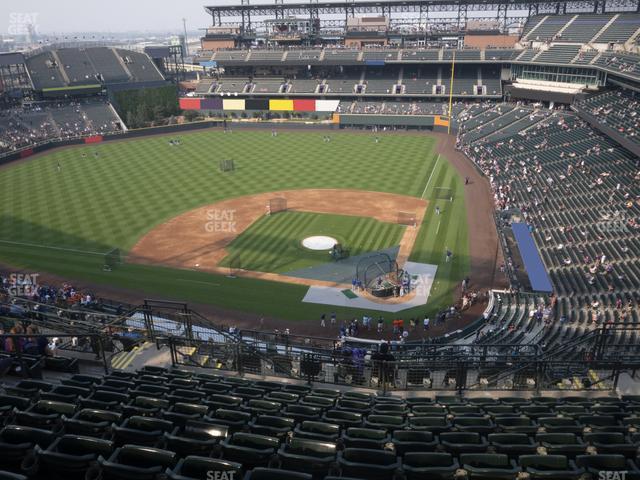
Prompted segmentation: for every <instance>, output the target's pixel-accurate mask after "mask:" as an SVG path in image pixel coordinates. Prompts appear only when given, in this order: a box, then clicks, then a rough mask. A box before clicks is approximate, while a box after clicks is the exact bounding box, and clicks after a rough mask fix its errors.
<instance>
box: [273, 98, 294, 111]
mask: <svg viewBox="0 0 640 480" xmlns="http://www.w3.org/2000/svg"><path fill="white" fill-rule="evenodd" d="M269 110H274V111H276V110H279V111H286V112H292V111H293V100H278V99H271V100H269Z"/></svg>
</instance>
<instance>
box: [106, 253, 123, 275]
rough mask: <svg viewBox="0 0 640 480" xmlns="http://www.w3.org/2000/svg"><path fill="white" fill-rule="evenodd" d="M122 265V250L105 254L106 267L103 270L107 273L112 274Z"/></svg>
mask: <svg viewBox="0 0 640 480" xmlns="http://www.w3.org/2000/svg"><path fill="white" fill-rule="evenodd" d="M121 263H122V258H121V257H120V249H119V248H114V249H112V250H109V251H108V252H107V253H105V254H104V266H103V267H102V270H104V271H105V272H111V271H112V270H114V269H115V268H116V267H117V266H118V265H120V264H121Z"/></svg>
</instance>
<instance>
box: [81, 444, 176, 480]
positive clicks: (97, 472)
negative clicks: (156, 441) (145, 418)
mask: <svg viewBox="0 0 640 480" xmlns="http://www.w3.org/2000/svg"><path fill="white" fill-rule="evenodd" d="M176 460H177V459H176V454H175V453H174V452H170V451H168V450H161V449H158V448H151V447H141V446H137V445H124V446H122V447H120V448H116V449H115V450H114V452H113V453H112V454H111V456H110V457H108V458H107V459H105V458H104V457H99V458H98V467H94V468H92V469H90V470H88V471H87V474H86V476H85V479H86V480H97V479H99V478H103V479H105V480H111V479H113V480H153V479H155V478H157V477H158V476H159V475H160V474H161V473H164V472H165V470H166V469H167V468H171V467H173V466H174V465H175V463H176Z"/></svg>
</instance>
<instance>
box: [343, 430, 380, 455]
mask: <svg viewBox="0 0 640 480" xmlns="http://www.w3.org/2000/svg"><path fill="white" fill-rule="evenodd" d="M340 439H341V441H342V443H343V444H344V445H345V446H346V447H347V448H368V449H372V450H374V449H383V448H384V447H385V445H386V444H387V443H389V442H390V441H391V438H390V437H389V435H388V434H387V431H386V430H374V429H372V428H359V427H349V428H347V429H346V430H344V431H343V432H342V436H341V437H340Z"/></svg>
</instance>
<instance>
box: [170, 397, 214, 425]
mask: <svg viewBox="0 0 640 480" xmlns="http://www.w3.org/2000/svg"><path fill="white" fill-rule="evenodd" d="M208 413H209V408H208V407H207V406H206V405H197V404H194V403H182V402H177V403H175V404H173V405H171V407H169V409H168V410H164V411H163V412H162V415H161V416H162V418H163V419H164V420H168V421H170V422H172V423H173V424H174V425H177V426H179V427H184V426H185V424H186V423H187V422H188V421H190V420H199V419H201V418H203V417H205V416H206V415H207V414H208Z"/></svg>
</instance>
